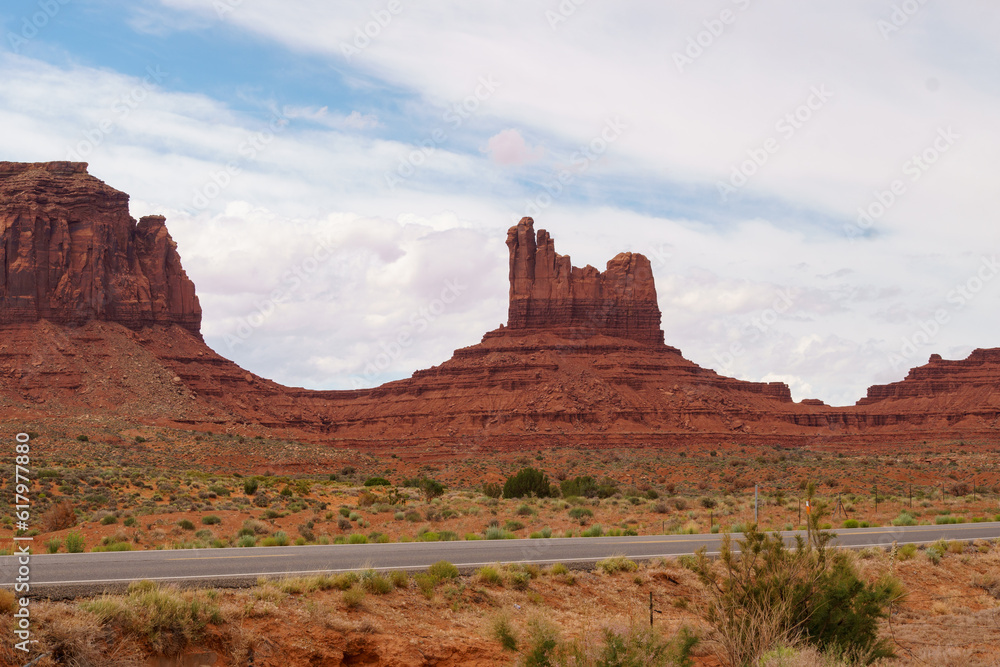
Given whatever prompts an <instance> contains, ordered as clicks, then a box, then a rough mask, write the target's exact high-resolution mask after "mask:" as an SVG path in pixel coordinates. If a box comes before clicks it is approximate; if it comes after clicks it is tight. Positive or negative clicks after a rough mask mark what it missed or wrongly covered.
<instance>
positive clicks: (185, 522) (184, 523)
mask: <svg viewBox="0 0 1000 667" xmlns="http://www.w3.org/2000/svg"><path fill="white" fill-rule="evenodd" d="M177 525H178V526H180V527H181V528H183V529H184V530H194V523H192V522H191V520H190V519H181V520H180V521H178V522H177Z"/></svg>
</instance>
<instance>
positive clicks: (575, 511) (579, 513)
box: [569, 507, 594, 521]
mask: <svg viewBox="0 0 1000 667" xmlns="http://www.w3.org/2000/svg"><path fill="white" fill-rule="evenodd" d="M592 516H594V512H593V511H592V510H590V509H588V508H586V507H571V508H570V510H569V518H571V519H576V520H577V521H579V520H580V519H589V518H590V517H592Z"/></svg>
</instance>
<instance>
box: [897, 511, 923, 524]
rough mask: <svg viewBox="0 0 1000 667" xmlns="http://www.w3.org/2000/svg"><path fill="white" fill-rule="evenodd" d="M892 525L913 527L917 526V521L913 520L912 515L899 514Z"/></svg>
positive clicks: (907, 513)
mask: <svg viewBox="0 0 1000 667" xmlns="http://www.w3.org/2000/svg"><path fill="white" fill-rule="evenodd" d="M892 525H894V526H915V525H917V520H916V519H914V518H913V515H912V514H910V513H909V512H900V513H899V516H897V517H896V518H895V519H893V520H892Z"/></svg>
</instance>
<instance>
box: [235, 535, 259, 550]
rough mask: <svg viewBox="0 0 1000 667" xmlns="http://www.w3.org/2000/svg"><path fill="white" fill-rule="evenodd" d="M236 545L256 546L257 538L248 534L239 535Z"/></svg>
mask: <svg viewBox="0 0 1000 667" xmlns="http://www.w3.org/2000/svg"><path fill="white" fill-rule="evenodd" d="M236 546H238V547H255V546H257V538H256V537H254V536H253V534H252V533H251V534H250V535H240V539H239V540H238V541H237V542H236Z"/></svg>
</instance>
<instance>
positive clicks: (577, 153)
mask: <svg viewBox="0 0 1000 667" xmlns="http://www.w3.org/2000/svg"><path fill="white" fill-rule="evenodd" d="M220 7H221V10H222V11H220ZM0 12H2V13H0V21H2V24H3V29H4V33H5V35H6V39H4V40H3V42H2V43H0V122H2V123H3V124H4V127H5V128H6V131H5V132H4V133H3V134H2V135H0V147H2V154H3V156H4V158H3V159H10V160H53V159H66V157H67V156H70V155H80V157H81V158H82V159H85V160H86V161H88V162H89V163H90V171H91V173H92V174H94V175H96V176H98V177H99V178H101V179H102V180H105V181H106V182H108V183H109V184H111V185H113V186H114V187H117V188H118V189H121V190H123V191H126V192H128V193H130V194H131V195H132V209H133V215H135V216H139V215H143V214H147V213H163V214H165V215H167V217H168V225H169V227H170V229H171V232H172V234H173V236H174V237H175V239H176V240H177V241H178V244H179V246H180V250H181V253H182V257H183V259H184V264H185V267H186V269H187V271H188V273H189V275H191V277H192V278H193V279H194V280H195V283H196V285H197V286H198V290H199V294H200V296H201V299H202V303H203V306H204V309H205V324H204V331H205V335H206V340H207V341H208V342H209V343H210V344H211V345H212V346H213V347H215V348H216V349H217V350H219V351H220V352H221V353H223V354H225V355H227V356H229V357H231V358H233V359H235V360H236V361H237V362H238V363H240V364H242V365H244V366H246V367H248V368H250V369H252V370H254V371H255V372H258V373H261V374H263V375H265V376H268V377H273V378H274V379H276V380H278V381H280V382H283V383H286V384H293V385H304V386H309V387H322V388H349V387H356V386H368V385H372V384H376V383H379V382H383V381H386V380H390V379H395V378H399V377H405V376H408V375H409V374H410V373H412V372H413V371H414V370H416V369H418V368H422V367H427V366H430V365H433V364H436V363H440V362H441V361H443V360H444V359H446V358H448V357H449V356H450V354H451V352H452V350H454V349H455V348H456V347H460V346H463V345H469V344H473V343H475V342H477V341H478V340H479V338H480V336H481V334H482V333H483V332H485V331H487V330H489V329H492V328H495V327H496V326H497V325H498V324H499V323H500V322H502V321H503V320H504V319H505V314H506V248H505V247H504V245H503V239H504V237H505V232H506V228H507V227H508V226H509V225H510V224H512V223H513V222H514V221H515V220H516V219H517V218H518V217H520V215H523V214H525V213H531V214H532V215H533V216H534V217H535V218H536V227H540V228H546V229H548V230H549V231H550V232H551V233H552V235H553V237H554V238H555V239H556V244H557V250H558V251H559V252H561V253H563V254H570V255H571V256H572V257H573V260H574V263H575V264H577V265H583V264H587V263H590V264H593V265H595V266H598V267H603V265H604V263H605V262H606V261H607V260H608V259H610V258H611V257H612V256H613V255H614V254H615V253H617V252H619V251H625V250H630V251H638V252H644V253H646V254H647V255H649V256H650V257H651V258H652V260H653V265H654V273H655V275H656V279H657V287H658V295H659V301H660V307H661V310H662V311H663V313H664V318H663V328H664V330H665V333H666V340H667V342H668V343H670V344H672V345H676V346H678V347H680V348H681V349H682V350H683V351H684V353H685V355H686V356H688V357H689V358H691V359H692V360H694V361H696V362H697V363H699V364H701V365H703V366H707V367H710V368H714V369H716V370H718V371H719V372H721V373H724V374H727V375H732V376H736V377H741V378H744V379H751V380H767V381H771V380H781V381H786V382H788V383H789V385H790V386H791V387H792V391H793V395H794V396H795V397H796V398H806V397H818V398H822V399H824V400H827V401H828V402H831V403H841V404H842V403H852V402H853V401H854V400H856V399H857V398H859V397H860V396H862V395H863V394H864V390H865V388H866V387H867V386H868V385H870V384H873V383H876V382H880V383H881V382H887V381H894V380H899V379H901V378H902V377H903V375H905V373H906V370H907V368H909V367H911V366H916V365H919V364H921V363H924V362H925V361H926V359H927V357H928V356H929V355H930V354H931V353H934V352H936V353H940V354H942V355H944V356H945V357H946V358H960V357H963V356H965V355H966V354H968V352H969V351H971V350H972V349H973V348H975V347H990V346H994V345H996V344H997V340H996V338H995V334H994V333H993V326H992V325H993V315H992V314H993V313H994V312H996V306H997V300H998V298H1000V281H997V282H996V283H995V284H994V283H993V282H992V276H990V278H989V279H987V280H982V279H980V278H979V276H980V275H982V273H981V272H982V271H984V270H983V269H982V267H983V266H984V262H986V264H985V266H990V265H989V261H990V258H991V257H992V252H993V249H994V248H996V246H997V244H996V240H997V239H996V237H997V234H998V232H997V231H996V229H997V226H996V225H995V213H996V211H997V205H998V203H1000V202H998V199H1000V195H998V193H997V190H996V188H995V187H994V186H993V184H992V176H991V174H992V173H993V167H994V164H995V156H996V155H997V154H998V151H997V149H998V148H1000V132H998V129H997V127H996V123H995V118H996V117H997V110H998V104H997V103H998V96H1000V90H998V87H997V80H996V77H995V72H996V71H997V64H998V63H997V60H998V47H997V45H996V43H995V39H994V38H993V36H994V35H995V34H997V32H996V29H997V28H998V27H1000V26H998V23H1000V17H997V16H996V15H995V14H996V12H993V11H991V10H990V8H989V7H988V6H987V5H985V4H975V3H963V4H951V5H942V4H941V3H928V2H919V0H909V1H908V2H906V3H898V2H840V3H836V4H833V3H830V4H828V5H824V6H823V8H822V9H816V8H815V7H809V8H805V7H803V6H802V4H801V3H795V2H791V1H790V0H786V1H784V2H778V1H772V2H757V1H753V0H713V1H711V2H694V1H691V2H676V3H668V4H667V3H659V2H652V1H649V0H646V1H638V2H632V3H610V2H597V1H596V0H587V1H586V2H584V1H583V0H563V1H562V2H559V1H557V0H543V1H542V2H537V1H534V2H531V1H529V0H512V1H511V2H506V3H503V4H502V5H501V4H500V3H476V4H471V3H467V2H466V3H462V2H458V0H454V1H452V0H437V1H433V2H422V3H419V4H413V5H412V6H411V4H410V3H408V2H404V1H403V0H398V1H395V2H391V1H389V0H386V1H372V2H367V1H366V2H354V3H334V2H324V1H322V0H291V1H288V2H283V3H275V2H269V1H268V0H138V1H135V2H125V1H124V0H62V1H61V0H34V1H20V0H19V1H16V2H9V3H6V4H5V5H4V7H3V9H2V10H0ZM46 12H47V13H46ZM25 21H27V22H28V23H25ZM32 22H34V23H35V24H36V25H37V26H38V27H37V30H35V29H34V27H35V26H32V25H31V24H32ZM365 30H367V31H368V32H369V33H370V34H371V35H372V36H371V37H370V38H369V39H368V40H367V42H366V43H363V42H360V41H355V40H356V38H357V36H358V35H359V34H361V33H363V32H364V31H365ZM348 51H350V53H347V52H348ZM151 71H152V72H156V73H157V76H156V77H154V78H150V77H149V76H148V74H149V72H151ZM101 127H103V128H105V129H104V130H98V129H97V128H101ZM914 160H916V162H914ZM914 164H919V165H920V166H919V167H916V168H915V167H914ZM560 176H561V177H562V179H563V184H562V185H554V184H556V183H558V182H559V178H560ZM894 184H895V186H896V188H897V190H898V191H899V193H900V194H898V195H891V190H892V187H893V185H894ZM723 193H724V194H725V196H724V197H723V196H722V194H723ZM887 193H888V194H887ZM890 199H891V201H890ZM885 202H889V203H888V204H887V205H884V204H885ZM880 206H881V208H880ZM860 211H870V212H873V213H874V214H876V215H874V217H872V218H870V219H868V220H866V219H865V218H862V217H859V213H860ZM317 248H329V249H331V251H332V257H333V259H331V260H328V261H324V262H322V263H319V264H318V265H317V266H315V267H313V263H314V262H313V260H311V259H310V257H311V256H312V255H313V254H314V253H315V251H316V249H317ZM306 269H308V270H306ZM296 271H298V273H300V274H302V275H304V276H305V278H304V279H300V280H297V281H292V280H289V279H288V276H289V275H293V274H295V273H296ZM977 279H979V280H981V282H982V284H981V285H980V289H978V290H976V291H975V293H974V294H973V295H972V296H973V298H970V299H968V300H966V302H965V303H962V304H959V303H957V301H956V300H954V299H952V300H949V295H953V294H954V291H955V289H956V288H957V287H961V286H963V285H967V284H972V285H973V286H975V285H976V284H977V283H976V280H977ZM456 281H457V282H456ZM970 281H971V283H970ZM456 284H458V285H461V286H462V287H461V289H460V291H461V294H460V297H459V298H457V299H455V301H454V302H453V303H450V304H449V305H448V307H447V308H445V309H444V310H442V312H440V313H431V311H428V310H427V309H428V308H431V307H432V306H434V307H435V308H436V307H437V306H439V305H440V304H437V303H436V301H435V300H436V299H438V298H439V297H440V294H441V292H442V290H443V289H446V286H447V285H456ZM274 295H277V296H278V299H277V300H274V299H273V298H272V297H273V296H274ZM942 311H943V313H942ZM421 313H425V314H421ZM426 313H431V314H430V316H427V315H426ZM935 317H938V318H940V319H943V320H944V322H943V323H942V324H941V326H938V327H937V328H935V329H934V333H933V335H930V334H927V333H926V330H927V328H928V325H927V323H928V322H929V321H930V320H933V319H934V318H935ZM928 318H930V319H928ZM414 323H416V325H419V326H415V324H414ZM415 328H419V329H420V331H419V332H416V331H413V330H414V329H415ZM406 332H409V333H413V334H414V335H413V336H411V337H410V338H412V342H411V343H408V344H407V345H406V346H405V347H403V348H400V349H396V348H395V347H394V346H393V341H395V340H398V339H399V335H400V333H406ZM408 340H409V338H408ZM387 350H389V352H387ZM390 352H391V353H390Z"/></svg>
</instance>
